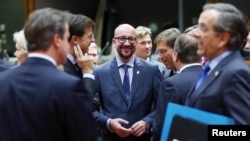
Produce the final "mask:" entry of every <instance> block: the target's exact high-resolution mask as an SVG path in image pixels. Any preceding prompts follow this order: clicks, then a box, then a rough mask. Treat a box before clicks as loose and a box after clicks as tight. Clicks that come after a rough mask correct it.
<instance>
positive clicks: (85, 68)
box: [63, 14, 99, 109]
mask: <svg viewBox="0 0 250 141" xmlns="http://www.w3.org/2000/svg"><path fill="white" fill-rule="evenodd" d="M69 16H70V18H69V31H70V37H69V43H70V47H69V51H68V53H67V62H66V63H65V64H64V65H63V70H64V72H66V73H69V74H71V75H74V76H76V77H79V78H81V79H83V81H85V83H86V86H87V87H86V88H87V89H88V90H89V91H90V92H91V94H90V101H92V103H93V108H94V109H95V108H99V102H98V101H99V100H98V94H97V90H98V85H97V84H96V82H95V80H94V78H95V77H94V75H93V69H94V58H93V57H92V56H89V55H87V53H88V47H89V45H90V44H91V43H92V42H94V41H95V39H94V36H93V35H94V34H93V30H94V21H93V20H92V19H90V18H89V17H87V16H84V15H82V14H70V15H69ZM80 54H83V55H80Z"/></svg>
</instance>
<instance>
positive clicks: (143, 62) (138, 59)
mask: <svg viewBox="0 0 250 141" xmlns="http://www.w3.org/2000/svg"><path fill="white" fill-rule="evenodd" d="M135 62H136V63H139V64H141V65H143V66H145V67H155V66H157V64H155V63H153V62H150V61H146V60H144V59H141V58H135Z"/></svg>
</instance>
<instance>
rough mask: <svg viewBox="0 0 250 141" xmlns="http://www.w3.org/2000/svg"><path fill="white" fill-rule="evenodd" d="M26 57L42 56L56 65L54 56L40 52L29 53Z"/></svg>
mask: <svg viewBox="0 0 250 141" xmlns="http://www.w3.org/2000/svg"><path fill="white" fill-rule="evenodd" d="M28 57H37V58H43V59H45V60H48V61H50V62H51V63H52V64H54V65H55V66H56V61H55V59H54V58H52V57H50V56H48V55H46V54H41V53H29V54H28Z"/></svg>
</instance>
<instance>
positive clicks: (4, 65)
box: [0, 59, 13, 72]
mask: <svg viewBox="0 0 250 141" xmlns="http://www.w3.org/2000/svg"><path fill="white" fill-rule="evenodd" d="M11 67H13V65H12V64H11V63H9V62H7V61H4V60H1V59H0V72H2V71H5V70H8V69H10V68H11Z"/></svg>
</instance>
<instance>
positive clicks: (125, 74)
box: [122, 64, 131, 103]
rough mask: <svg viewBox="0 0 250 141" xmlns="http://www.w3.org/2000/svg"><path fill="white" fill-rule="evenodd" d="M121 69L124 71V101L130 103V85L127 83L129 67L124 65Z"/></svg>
mask: <svg viewBox="0 0 250 141" xmlns="http://www.w3.org/2000/svg"><path fill="white" fill-rule="evenodd" d="M122 68H123V69H124V78H123V89H124V93H125V96H126V99H127V101H128V103H129V101H130V94H131V93H130V83H129V73H128V68H129V66H128V65H126V64H124V65H122Z"/></svg>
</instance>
